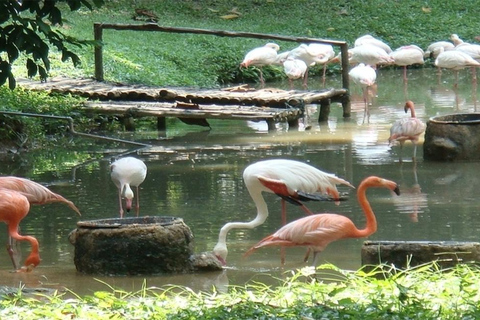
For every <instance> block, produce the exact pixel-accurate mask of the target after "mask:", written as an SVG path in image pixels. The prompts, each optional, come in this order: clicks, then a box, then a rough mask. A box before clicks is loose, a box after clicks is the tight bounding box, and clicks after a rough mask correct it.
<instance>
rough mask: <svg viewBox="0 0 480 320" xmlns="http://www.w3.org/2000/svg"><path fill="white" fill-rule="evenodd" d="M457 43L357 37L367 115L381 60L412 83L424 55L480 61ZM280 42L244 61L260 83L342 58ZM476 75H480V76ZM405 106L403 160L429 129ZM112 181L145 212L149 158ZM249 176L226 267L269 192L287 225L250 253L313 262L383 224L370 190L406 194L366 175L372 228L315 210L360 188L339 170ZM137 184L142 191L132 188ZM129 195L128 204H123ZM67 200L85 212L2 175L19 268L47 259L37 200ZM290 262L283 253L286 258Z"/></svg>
mask: <svg viewBox="0 0 480 320" xmlns="http://www.w3.org/2000/svg"><path fill="white" fill-rule="evenodd" d="M451 41H452V42H448V41H438V42H434V43H432V44H431V45H430V46H429V47H428V48H427V50H426V51H423V50H422V49H421V48H419V47H418V46H416V45H414V44H410V45H406V46H402V47H400V48H398V49H395V50H392V49H391V48H390V47H389V46H388V45H387V44H386V43H384V42H383V41H381V40H380V39H376V38H374V37H372V36H371V35H365V36H362V37H360V38H358V39H357V40H356V41H355V46H354V47H353V48H352V49H350V50H349V62H350V64H352V65H353V66H352V68H351V70H350V72H349V76H350V78H351V79H352V80H353V82H354V83H356V84H357V85H359V86H360V87H361V88H362V91H363V97H364V103H365V112H366V114H368V99H367V98H368V95H367V94H366V92H367V90H368V89H369V88H370V87H372V86H373V85H374V84H375V82H376V78H377V70H378V67H379V66H381V65H386V64H387V65H391V64H395V65H397V66H401V67H402V69H403V80H404V82H407V81H408V77H407V67H408V66H411V65H415V64H423V63H424V59H425V58H432V59H435V65H436V66H437V67H439V68H445V69H451V70H453V71H455V72H457V71H458V70H460V69H463V68H467V67H472V72H473V74H475V69H474V68H475V67H477V66H479V65H480V45H476V44H470V43H466V42H464V41H463V40H461V39H460V38H459V37H458V35H455V34H453V35H452V36H451ZM279 50H280V47H279V46H278V45H277V44H275V43H267V44H266V45H265V46H263V47H259V48H255V49H253V50H251V51H250V52H248V53H247V54H246V56H245V58H244V60H243V61H242V62H241V64H240V67H241V68H247V67H250V66H256V67H258V68H259V81H260V83H261V84H262V86H264V85H265V79H264V77H263V72H262V67H263V66H266V65H281V66H283V70H284V72H285V74H286V76H287V77H288V79H289V81H290V86H291V88H293V81H294V80H296V79H302V85H303V87H304V88H305V89H306V88H307V86H308V70H309V68H311V67H313V66H315V65H321V66H322V67H323V79H324V80H323V83H324V81H325V70H326V66H327V64H328V63H333V62H338V56H335V52H334V50H333V48H332V46H330V45H326V44H318V43H311V44H308V45H307V44H301V45H299V46H298V47H296V48H293V49H292V50H289V51H285V52H281V53H279ZM473 79H476V77H473ZM404 111H405V112H406V113H408V112H409V111H410V116H409V117H405V118H401V119H399V120H397V121H396V122H395V123H394V124H393V125H392V126H391V129H390V137H389V139H388V141H389V143H391V144H393V143H395V142H398V143H399V144H400V160H401V152H402V147H403V144H404V143H405V141H407V140H410V141H411V142H412V143H413V145H414V151H413V157H412V159H413V160H415V158H416V147H417V142H418V140H419V137H420V136H421V135H422V134H423V133H424V131H425V124H424V123H423V122H422V121H421V120H420V119H418V118H416V115H415V106H414V103H413V102H412V101H410V100H408V101H407V102H406V103H405V106H404ZM110 168H111V179H112V181H113V183H114V184H115V186H116V187H117V188H118V202H119V214H120V218H123V216H124V214H125V211H126V212H129V211H130V210H131V208H132V205H133V199H134V198H136V205H135V209H136V210H135V212H136V215H137V216H138V215H139V209H140V204H139V186H140V185H141V184H142V183H143V182H144V180H145V178H146V175H147V167H146V165H145V163H144V162H143V161H141V160H139V159H137V158H134V157H124V158H121V159H119V160H117V161H115V162H113V163H112V164H111V166H110ZM243 180H244V182H245V185H246V187H247V190H248V192H249V194H250V197H251V198H252V200H253V202H254V204H255V206H256V210H257V212H256V216H255V218H254V219H253V220H251V221H249V222H229V223H226V224H225V225H224V226H223V227H222V228H221V229H220V232H219V235H218V242H217V244H216V245H215V247H214V249H213V253H214V255H215V256H216V257H217V259H218V261H219V262H220V263H221V264H222V265H226V259H227V255H228V249H227V234H228V233H229V231H230V230H232V229H236V228H246V229H252V228H255V227H257V226H259V225H261V224H263V223H264V222H265V221H266V219H267V218H268V215H269V210H268V207H267V203H266V201H265V199H264V197H263V193H271V194H275V195H277V196H279V197H280V198H281V205H282V206H281V217H282V227H281V228H280V229H279V230H278V231H276V232H274V233H273V234H271V235H270V236H267V237H265V238H264V239H262V240H261V241H260V242H258V243H257V244H256V245H254V246H252V247H251V248H250V249H249V250H247V251H246V253H245V256H249V255H251V254H252V253H253V252H254V251H256V250H258V249H260V248H263V247H267V246H281V247H291V246H305V247H308V248H309V250H312V251H313V265H316V263H317V262H318V256H319V253H320V252H321V251H323V250H324V249H325V248H326V247H327V245H328V244H329V243H331V242H333V241H337V240H340V239H345V238H360V237H368V236H369V235H371V234H373V233H374V232H376V230H377V221H376V218H375V214H374V212H373V209H372V207H371V205H370V203H369V201H368V199H367V196H366V191H367V189H369V188H387V189H390V190H391V191H393V193H395V194H397V195H399V188H398V185H397V184H396V183H395V182H393V181H390V180H387V179H384V178H382V177H377V176H369V177H366V178H365V179H364V180H363V181H362V182H361V183H360V184H359V186H358V189H357V199H358V202H359V204H360V207H361V209H362V210H363V213H364V215H365V218H366V226H365V228H363V229H359V228H357V227H356V226H355V224H354V223H353V222H352V221H351V220H350V219H348V218H347V217H345V216H342V215H339V214H334V213H316V214H314V213H313V212H312V211H311V210H310V209H308V208H307V207H306V205H305V204H304V202H308V201H334V202H335V203H337V204H338V203H339V201H341V200H345V198H344V197H343V196H342V195H341V194H340V192H339V191H338V190H337V186H338V185H343V186H346V187H349V188H355V187H354V186H353V185H352V184H351V183H350V182H348V181H347V180H345V179H343V178H340V177H337V176H336V175H335V174H332V173H326V172H323V171H322V170H320V169H318V168H316V167H314V166H311V165H309V164H306V163H304V162H300V161H294V160H288V159H269V160H261V161H258V162H256V163H253V164H251V165H249V166H247V167H246V168H245V170H244V172H243ZM132 187H133V188H134V189H135V191H136V192H134V191H133V190H132ZM123 199H125V205H123V201H122V200H123ZM52 202H60V203H64V204H66V205H68V206H69V207H70V208H71V209H72V210H74V211H75V212H76V213H78V214H80V210H79V209H78V208H77V207H76V206H75V204H73V202H71V201H69V200H67V199H66V198H64V197H63V196H61V195H59V194H56V193H54V192H52V191H50V190H49V189H48V188H46V187H44V186H42V185H40V184H38V183H36V182H33V181H31V180H28V179H25V178H19V177H13V176H5V177H0V221H3V222H5V223H6V224H7V225H8V234H9V243H8V245H7V252H8V254H9V255H10V258H11V260H12V263H13V266H14V268H15V270H16V271H17V272H30V271H32V270H33V269H34V268H35V267H37V266H38V265H39V264H40V261H41V259H40V254H39V242H38V240H37V239H36V238H35V237H33V236H27V235H21V234H20V233H19V224H20V222H21V221H22V219H24V218H25V216H26V215H27V214H28V213H29V211H30V206H31V205H35V204H47V203H52ZM287 202H288V203H290V204H293V205H296V206H299V207H300V208H302V210H303V211H304V212H305V214H306V216H305V217H303V218H301V219H298V220H295V221H292V222H290V223H287V218H286V203H287ZM14 240H17V241H27V242H29V243H30V245H31V252H30V254H29V256H28V257H27V258H26V260H25V262H24V265H23V266H21V267H20V266H19V265H18V264H17V263H16V261H15V259H14V255H15V252H14V249H13V246H12V242H13V241H14ZM281 261H282V264H283V263H284V255H283V253H282V257H281Z"/></svg>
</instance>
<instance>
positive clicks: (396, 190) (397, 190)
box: [393, 186, 400, 196]
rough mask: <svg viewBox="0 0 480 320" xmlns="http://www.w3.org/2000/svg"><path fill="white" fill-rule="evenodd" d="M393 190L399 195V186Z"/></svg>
mask: <svg viewBox="0 0 480 320" xmlns="http://www.w3.org/2000/svg"><path fill="white" fill-rule="evenodd" d="M393 192H395V194H396V195H397V196H399V195H400V188H399V187H398V186H396V187H395V189H394V190H393Z"/></svg>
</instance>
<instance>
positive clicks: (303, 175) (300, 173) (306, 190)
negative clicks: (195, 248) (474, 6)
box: [213, 159, 354, 265]
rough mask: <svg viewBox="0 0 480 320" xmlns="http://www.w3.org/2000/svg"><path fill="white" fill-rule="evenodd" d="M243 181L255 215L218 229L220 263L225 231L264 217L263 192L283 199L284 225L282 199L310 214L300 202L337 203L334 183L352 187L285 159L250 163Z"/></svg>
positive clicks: (223, 256) (256, 222)
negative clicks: (253, 204)
mask: <svg viewBox="0 0 480 320" xmlns="http://www.w3.org/2000/svg"><path fill="white" fill-rule="evenodd" d="M243 180H244V182H245V185H246V186H247V189H248V192H249V193H250V196H251V197H252V200H253V202H254V203H255V205H256V207H257V216H256V217H255V219H253V220H252V221H250V222H229V223H227V224H225V225H224V226H223V227H222V228H221V230H220V234H219V235H218V243H217V244H216V246H215V248H214V249H213V253H214V254H215V255H216V256H217V258H218V260H219V261H220V262H221V263H222V264H223V265H225V264H226V258H227V254H228V250H227V245H226V241H227V234H228V232H229V231H230V230H231V229H238V228H247V229H253V228H255V227H257V226H259V225H261V224H263V223H264V222H265V220H266V219H267V217H268V208H267V203H266V202H265V199H264V198H263V196H262V192H268V193H274V194H276V195H278V196H279V197H281V198H282V223H283V224H285V223H286V208H285V201H287V202H290V203H292V204H295V205H298V206H300V207H301V208H302V209H303V210H304V211H305V212H306V213H307V214H312V212H311V211H310V210H309V209H308V208H307V207H306V206H305V205H304V204H303V203H302V201H309V200H313V201H321V200H327V201H328V200H330V201H331V200H333V201H336V202H337V201H338V200H340V194H339V192H338V190H337V187H336V185H337V184H343V185H346V186H349V187H352V188H354V187H353V186H352V185H351V184H350V183H349V182H348V181H346V180H344V179H341V178H338V177H337V176H335V175H334V174H331V173H325V172H323V171H321V170H319V169H317V168H315V167H313V166H310V165H308V164H306V163H303V162H300V161H295V160H287V159H272V160H264V161H259V162H256V163H253V164H251V165H249V166H248V167H247V168H246V169H245V170H244V171H243ZM318 193H320V194H318ZM325 195H329V196H330V197H326V196H325ZM337 203H338V202H337Z"/></svg>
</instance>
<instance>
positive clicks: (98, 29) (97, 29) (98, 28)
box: [93, 23, 350, 90]
mask: <svg viewBox="0 0 480 320" xmlns="http://www.w3.org/2000/svg"><path fill="white" fill-rule="evenodd" d="M93 28H94V37H95V40H96V41H98V43H102V41H103V29H114V30H134V31H135V30H137V31H159V32H171V33H196V34H210V35H214V36H219V37H240V38H258V39H271V40H282V41H293V42H299V43H300V42H301V43H325V44H330V45H334V46H338V47H340V52H341V58H342V86H343V88H345V89H347V90H348V89H349V87H350V84H349V78H348V45H347V43H346V42H345V41H335V40H326V39H316V38H306V37H291V36H281V35H274V34H263V33H252V32H233V31H221V30H208V29H196V28H179V27H162V26H159V25H157V24H154V23H147V24H115V23H113V24H112V23H95V24H94V25H93ZM95 79H96V80H98V81H103V80H104V77H103V52H102V46H101V45H97V46H96V47H95Z"/></svg>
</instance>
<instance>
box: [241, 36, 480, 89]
mask: <svg viewBox="0 0 480 320" xmlns="http://www.w3.org/2000/svg"><path fill="white" fill-rule="evenodd" d="M449 40H450V41H447V40H442V41H436V42H433V43H431V44H430V45H429V46H428V47H427V48H426V50H423V49H422V48H420V47H419V46H417V45H415V44H409V45H404V46H401V47H399V48H397V49H395V50H392V49H391V48H390V46H389V45H388V44H386V43H385V42H384V41H382V40H381V39H378V38H375V37H373V36H372V35H369V34H367V35H363V36H361V37H358V38H357V39H356V40H355V42H354V46H353V48H351V49H349V50H348V56H349V63H350V64H351V65H353V66H356V65H359V64H364V65H367V66H370V67H372V68H373V69H374V70H376V69H377V68H378V66H382V65H396V66H400V67H402V69H403V80H404V82H407V81H408V77H407V68H408V66H412V65H422V64H424V63H425V59H429V58H431V59H434V64H435V66H437V67H438V68H444V69H451V70H453V71H455V73H456V74H457V71H458V70H460V69H464V68H467V67H473V68H475V67H477V66H479V65H480V45H479V44H471V43H467V42H464V41H463V40H462V39H460V37H459V36H458V35H457V34H452V35H451V37H450V39H449ZM279 51H280V46H279V45H277V44H275V43H267V44H266V45H265V46H263V47H259V48H255V49H253V50H251V51H249V52H248V53H247V54H246V56H245V58H244V60H243V62H242V63H241V64H240V67H248V66H258V67H259V72H260V83H261V85H262V87H264V86H265V81H264V78H263V73H262V69H261V67H263V66H266V65H282V66H284V72H285V75H286V76H287V78H288V79H289V83H290V88H291V89H292V88H293V85H292V81H293V80H294V79H299V78H302V79H303V84H302V85H303V88H304V89H307V88H308V86H307V82H308V70H309V68H311V67H313V66H315V65H322V66H323V78H322V79H323V85H324V86H325V73H326V67H327V65H328V64H329V63H338V62H339V61H341V60H340V54H338V55H335V51H334V49H333V47H332V46H331V45H329V44H320V43H310V44H300V45H299V46H297V47H296V48H293V49H292V50H289V51H284V52H281V53H279ZM447 52H448V53H447ZM298 60H300V61H303V63H305V64H306V66H307V67H306V68H305V66H304V65H303V63H297V61H298ZM300 64H301V66H300ZM297 65H299V66H297ZM292 68H293V69H294V70H295V71H292ZM472 75H473V77H472V78H473V80H474V81H476V73H475V72H474V70H473V69H472Z"/></svg>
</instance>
